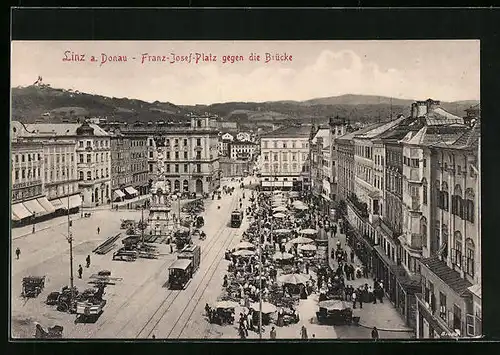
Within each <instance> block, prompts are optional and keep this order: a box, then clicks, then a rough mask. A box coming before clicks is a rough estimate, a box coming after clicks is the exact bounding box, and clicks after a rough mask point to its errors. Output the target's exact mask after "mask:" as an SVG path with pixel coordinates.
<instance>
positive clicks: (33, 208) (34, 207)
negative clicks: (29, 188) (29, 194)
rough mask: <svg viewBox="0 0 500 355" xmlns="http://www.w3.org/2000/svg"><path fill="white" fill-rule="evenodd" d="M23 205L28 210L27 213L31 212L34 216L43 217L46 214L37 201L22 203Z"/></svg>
mask: <svg viewBox="0 0 500 355" xmlns="http://www.w3.org/2000/svg"><path fill="white" fill-rule="evenodd" d="M23 205H24V207H26V208H27V209H28V211H30V212H31V214H33V213H35V215H36V216H43V215H45V214H47V211H46V210H45V208H43V207H42V205H40V204H39V203H38V201H37V200H30V201H26V202H23Z"/></svg>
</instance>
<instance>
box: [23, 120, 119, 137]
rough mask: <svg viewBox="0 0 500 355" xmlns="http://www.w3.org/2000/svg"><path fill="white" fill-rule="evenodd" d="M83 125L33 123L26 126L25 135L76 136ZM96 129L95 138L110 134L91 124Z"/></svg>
mask: <svg viewBox="0 0 500 355" xmlns="http://www.w3.org/2000/svg"><path fill="white" fill-rule="evenodd" d="M81 125H82V124H81V123H33V124H26V125H25V126H26V130H27V132H23V134H24V133H25V134H26V135H27V136H36V135H40V136H44V135H45V136H47V135H49V136H54V135H56V136H76V130H77V129H78V128H79V127H80V126H81ZM89 126H90V127H91V128H93V129H94V135H95V136H104V137H107V136H109V134H108V133H107V132H106V131H105V130H104V129H102V128H101V127H99V126H98V125H96V124H93V123H91V124H89Z"/></svg>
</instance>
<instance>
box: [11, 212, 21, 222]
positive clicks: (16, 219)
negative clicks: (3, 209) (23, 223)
mask: <svg viewBox="0 0 500 355" xmlns="http://www.w3.org/2000/svg"><path fill="white" fill-rule="evenodd" d="M11 218H12V220H13V221H20V219H19V217H17V216H16V215H15V214H14V212H12V217H11Z"/></svg>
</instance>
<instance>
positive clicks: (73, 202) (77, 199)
mask: <svg viewBox="0 0 500 355" xmlns="http://www.w3.org/2000/svg"><path fill="white" fill-rule="evenodd" d="M81 205H82V197H81V196H80V195H79V194H77V195H72V196H70V197H69V208H70V209H72V208H78V207H80V206H81Z"/></svg>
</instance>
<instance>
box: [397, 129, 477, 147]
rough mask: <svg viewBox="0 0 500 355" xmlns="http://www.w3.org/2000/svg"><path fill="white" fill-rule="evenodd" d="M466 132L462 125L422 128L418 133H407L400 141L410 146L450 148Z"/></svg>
mask: <svg viewBox="0 0 500 355" xmlns="http://www.w3.org/2000/svg"><path fill="white" fill-rule="evenodd" d="M467 130H468V128H467V126H464V125H446V126H424V127H422V128H421V129H420V130H419V131H418V132H409V133H408V134H407V135H406V136H405V137H404V138H403V139H402V140H401V141H402V142H404V143H407V144H411V145H424V146H442V147H450V146H451V145H452V144H453V143H455V142H456V140H457V139H458V138H459V137H460V136H462V135H463V134H464V133H465V132H466V131H467ZM469 130H470V129H469Z"/></svg>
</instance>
